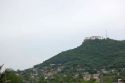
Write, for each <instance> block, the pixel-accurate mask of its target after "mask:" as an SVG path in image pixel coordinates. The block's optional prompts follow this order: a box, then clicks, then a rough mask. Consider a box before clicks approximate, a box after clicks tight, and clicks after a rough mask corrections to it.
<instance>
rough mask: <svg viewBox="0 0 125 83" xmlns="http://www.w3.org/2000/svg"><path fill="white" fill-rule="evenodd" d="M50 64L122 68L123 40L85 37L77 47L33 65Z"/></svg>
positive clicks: (39, 66) (37, 66)
mask: <svg viewBox="0 0 125 83" xmlns="http://www.w3.org/2000/svg"><path fill="white" fill-rule="evenodd" d="M50 64H61V65H64V66H65V67H73V66H74V65H77V66H78V65H79V66H81V67H84V68H91V69H101V68H122V67H124V66H125V41H119V40H113V39H109V38H107V39H94V40H93V39H86V40H84V42H83V43H82V44H81V45H80V46H78V47H77V48H74V49H71V50H67V51H64V52H61V53H59V54H58V55H56V56H54V57H52V58H50V59H48V60H46V61H45V62H43V63H41V64H38V65H35V66H34V67H35V68H42V67H44V66H49V65H50Z"/></svg>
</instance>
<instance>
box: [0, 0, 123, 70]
mask: <svg viewBox="0 0 125 83" xmlns="http://www.w3.org/2000/svg"><path fill="white" fill-rule="evenodd" d="M124 22H125V0H0V65H2V64H5V67H9V68H13V69H27V68H30V67H32V66H33V65H36V64H39V63H42V62H43V61H45V60H47V59H49V58H50V57H52V56H54V55H56V54H58V53H60V52H62V51H65V50H68V49H71V48H74V47H77V46H79V45H80V44H81V43H82V42H83V40H84V38H85V37H89V36H93V35H99V36H103V37H105V31H106V30H107V31H108V37H110V38H112V39H117V40H125V23H124Z"/></svg>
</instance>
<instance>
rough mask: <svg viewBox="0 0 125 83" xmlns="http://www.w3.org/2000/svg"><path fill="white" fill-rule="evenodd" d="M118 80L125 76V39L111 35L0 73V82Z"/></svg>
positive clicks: (108, 82) (110, 82) (90, 82)
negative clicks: (38, 62)
mask: <svg viewBox="0 0 125 83" xmlns="http://www.w3.org/2000/svg"><path fill="white" fill-rule="evenodd" d="M96 75H97V76H96ZM89 76H90V77H89ZM95 77H96V78H95ZM86 78H87V79H86ZM118 79H125V41H118V40H113V39H109V38H107V39H94V40H93V39H87V40H84V42H83V43H82V44H81V45H80V46H78V47H77V48H75V49H71V50H68V51H64V52H61V53H59V54H58V55H56V56H54V57H52V58H50V59H49V60H46V61H45V62H43V63H42V64H38V65H35V66H34V67H33V68H30V69H27V70H24V71H13V70H11V69H6V70H5V71H3V72H1V73H0V83H115V82H117V80H118Z"/></svg>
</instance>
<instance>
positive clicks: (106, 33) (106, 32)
mask: <svg viewBox="0 0 125 83" xmlns="http://www.w3.org/2000/svg"><path fill="white" fill-rule="evenodd" d="M105 37H106V39H107V38H108V31H107V29H106V30H105Z"/></svg>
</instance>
